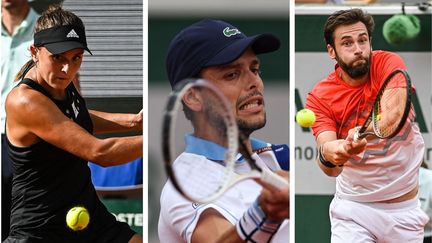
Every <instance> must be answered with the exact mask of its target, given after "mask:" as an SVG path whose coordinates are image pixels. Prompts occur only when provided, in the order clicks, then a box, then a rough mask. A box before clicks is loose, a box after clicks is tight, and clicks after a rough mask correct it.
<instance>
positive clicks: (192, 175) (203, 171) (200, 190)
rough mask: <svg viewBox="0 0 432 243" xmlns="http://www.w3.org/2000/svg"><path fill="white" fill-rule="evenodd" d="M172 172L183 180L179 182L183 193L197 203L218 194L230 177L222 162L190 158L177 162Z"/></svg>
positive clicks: (186, 157)
mask: <svg viewBox="0 0 432 243" xmlns="http://www.w3.org/2000/svg"><path fill="white" fill-rule="evenodd" d="M180 158H181V157H180ZM174 171H175V174H176V177H178V178H183V180H179V184H180V187H181V188H182V190H183V192H184V193H186V195H188V196H191V197H193V198H194V199H197V200H198V201H202V200H204V199H206V198H209V197H211V196H213V195H215V194H218V193H219V192H220V191H221V190H222V189H223V188H224V183H225V182H227V181H229V177H230V171H229V170H228V169H227V167H226V166H225V165H224V163H223V162H222V161H211V160H207V159H205V158H201V159H197V158H196V157H195V158H192V157H190V156H185V157H184V158H181V159H179V160H177V161H176V162H175V165H174Z"/></svg>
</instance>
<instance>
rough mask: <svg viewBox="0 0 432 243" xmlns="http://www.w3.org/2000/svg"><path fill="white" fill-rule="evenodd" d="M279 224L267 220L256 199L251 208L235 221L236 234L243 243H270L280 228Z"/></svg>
mask: <svg viewBox="0 0 432 243" xmlns="http://www.w3.org/2000/svg"><path fill="white" fill-rule="evenodd" d="M280 224H281V223H280V222H272V221H270V220H267V216H266V215H265V213H264V211H263V210H262V209H261V207H260V206H259V203H258V198H257V200H255V202H254V203H253V204H252V205H251V207H250V208H249V209H248V210H247V211H246V212H245V213H244V214H243V217H242V218H241V219H240V220H239V221H237V223H236V229H237V234H238V235H239V236H240V238H241V239H242V240H244V241H245V242H251V243H266V242H270V240H271V239H272V237H273V235H274V234H275V233H276V231H277V230H278V228H279V226H280Z"/></svg>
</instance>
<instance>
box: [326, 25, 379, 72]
mask: <svg viewBox="0 0 432 243" xmlns="http://www.w3.org/2000/svg"><path fill="white" fill-rule="evenodd" d="M333 38H334V48H333V47H332V46H330V45H327V50H328V52H329V55H330V57H332V58H334V59H335V60H336V61H337V62H338V64H339V66H340V67H341V68H342V70H344V71H345V72H346V73H347V74H348V75H349V76H350V77H351V78H353V79H357V78H362V77H364V76H365V75H367V74H368V73H369V67H370V62H371V43H370V39H369V34H368V31H367V29H366V26H365V25H364V24H363V23H362V22H357V23H355V24H352V25H341V26H339V27H337V28H336V30H335V31H334V34H333Z"/></svg>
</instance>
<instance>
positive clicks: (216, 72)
mask: <svg viewBox="0 0 432 243" xmlns="http://www.w3.org/2000/svg"><path fill="white" fill-rule="evenodd" d="M201 77H202V78H203V79H206V80H209V81H210V82H212V83H213V84H214V85H215V86H217V87H218V88H219V89H220V90H221V91H222V93H223V94H224V95H225V96H226V97H227V99H228V101H229V102H230V103H231V105H232V107H233V110H234V111H235V116H236V119H237V123H238V125H239V128H240V130H242V131H243V132H245V133H249V134H250V133H252V132H253V131H255V130H257V129H260V128H262V127H264V125H265V123H266V114H265V108H264V96H263V91H264V84H263V81H262V80H261V77H260V62H259V60H258V58H257V56H256V55H255V53H254V52H253V51H252V50H251V49H248V50H247V51H246V52H244V53H243V55H242V56H240V57H239V58H238V59H237V60H235V61H233V62H231V63H229V64H226V65H221V66H212V67H207V68H204V69H203V70H202V71H201Z"/></svg>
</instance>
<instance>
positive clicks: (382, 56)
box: [372, 50, 402, 64]
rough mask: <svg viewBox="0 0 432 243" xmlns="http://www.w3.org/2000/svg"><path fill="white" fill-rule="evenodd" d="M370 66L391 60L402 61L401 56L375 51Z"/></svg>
mask: <svg viewBox="0 0 432 243" xmlns="http://www.w3.org/2000/svg"><path fill="white" fill-rule="evenodd" d="M372 58H373V60H372V64H374V63H377V62H382V61H393V59H397V60H402V58H401V56H399V54H397V53H395V52H391V51H384V50H376V51H373V52H372Z"/></svg>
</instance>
